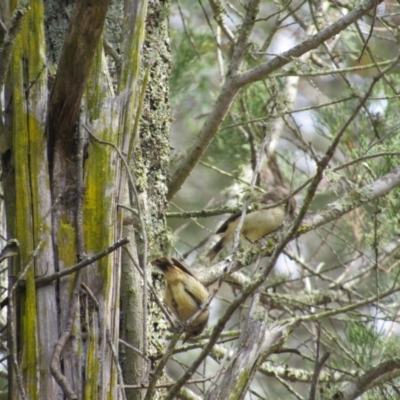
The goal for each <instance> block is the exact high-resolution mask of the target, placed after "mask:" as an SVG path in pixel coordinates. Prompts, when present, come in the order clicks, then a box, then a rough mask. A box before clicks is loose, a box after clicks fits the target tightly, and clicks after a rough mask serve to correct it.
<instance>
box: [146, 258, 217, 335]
mask: <svg viewBox="0 0 400 400" xmlns="http://www.w3.org/2000/svg"><path fill="white" fill-rule="evenodd" d="M151 263H152V264H153V265H154V266H155V267H157V268H159V269H160V270H161V271H162V273H163V274H164V276H165V279H166V281H167V285H166V288H165V303H166V304H167V306H168V308H169V309H170V310H171V311H172V313H173V314H174V315H175V317H176V318H178V319H179V321H181V322H186V321H188V320H189V319H190V318H191V317H193V315H194V314H196V312H197V311H198V310H200V309H202V310H203V311H202V312H201V313H200V315H199V316H198V317H197V318H196V319H195V320H194V321H193V322H192V323H191V324H190V326H188V327H187V328H188V330H187V333H186V335H185V338H184V339H183V342H185V341H186V340H188V339H189V338H190V337H192V336H197V335H200V333H201V332H203V330H204V328H205V327H206V326H207V322H208V317H209V314H210V312H209V309H208V306H207V307H204V304H205V302H206V300H207V298H208V291H207V289H206V288H205V287H204V286H203V285H202V284H201V283H200V282H199V280H198V279H197V277H196V275H195V274H194V273H193V272H192V271H191V270H190V268H189V267H188V266H187V265H185V264H184V263H182V262H180V261H178V260H177V259H175V258H171V260H169V259H168V258H165V257H159V258H156V259H154V260H153V261H151Z"/></svg>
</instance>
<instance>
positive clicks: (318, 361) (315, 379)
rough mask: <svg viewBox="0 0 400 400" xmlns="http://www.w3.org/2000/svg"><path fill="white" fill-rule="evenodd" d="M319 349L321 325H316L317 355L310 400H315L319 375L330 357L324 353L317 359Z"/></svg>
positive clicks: (327, 353)
mask: <svg viewBox="0 0 400 400" xmlns="http://www.w3.org/2000/svg"><path fill="white" fill-rule="evenodd" d="M320 349H321V324H320V323H319V322H318V323H317V355H316V360H315V369H314V374H313V378H312V382H311V389H310V400H315V395H316V394H317V386H318V378H319V375H320V373H321V370H322V367H323V366H324V364H325V363H326V361H327V360H328V358H329V357H330V355H331V354H330V353H329V352H326V353H325V354H324V355H323V356H322V358H321V359H320V358H319V354H320Z"/></svg>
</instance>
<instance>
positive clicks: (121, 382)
mask: <svg viewBox="0 0 400 400" xmlns="http://www.w3.org/2000/svg"><path fill="white" fill-rule="evenodd" d="M106 336H107V342H108V344H109V346H110V348H111V352H112V355H113V358H114V363H115V365H116V366H117V373H118V387H119V389H120V391H121V395H122V398H123V400H127V397H126V392H125V385H124V375H123V373H122V369H121V365H120V363H119V360H118V353H117V350H116V349H115V347H114V344H113V342H112V340H111V335H110V331H109V330H108V329H107V331H106Z"/></svg>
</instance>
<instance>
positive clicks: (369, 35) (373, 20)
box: [357, 2, 378, 63]
mask: <svg viewBox="0 0 400 400" xmlns="http://www.w3.org/2000/svg"><path fill="white" fill-rule="evenodd" d="M373 7H374V15H373V16H372V22H371V28H370V30H369V32H368V37H367V40H366V41H365V42H364V46H363V48H362V50H361V54H360V57H358V59H357V62H358V63H360V62H361V58H362V56H363V55H364V52H365V49H366V48H367V46H368V43H369V41H370V39H371V37H372V32H373V31H374V26H375V20H376V10H377V8H378V3H377V2H375V4H374V6H373Z"/></svg>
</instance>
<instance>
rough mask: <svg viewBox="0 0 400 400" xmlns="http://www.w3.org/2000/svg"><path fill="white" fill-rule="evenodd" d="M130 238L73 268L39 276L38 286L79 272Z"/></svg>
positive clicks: (127, 241)
mask: <svg viewBox="0 0 400 400" xmlns="http://www.w3.org/2000/svg"><path fill="white" fill-rule="evenodd" d="M129 240H130V239H129V238H127V237H125V238H122V239H119V240H117V241H116V242H115V243H113V244H112V245H111V246H110V247H107V248H106V249H105V250H103V251H101V252H100V253H97V254H95V255H94V256H91V257H88V258H86V259H84V260H82V261H81V262H79V263H78V264H75V265H74V266H72V267H71V268H67V269H66V270H64V271H61V272H56V273H55V274H52V275H48V276H43V277H41V278H37V279H36V280H35V282H36V284H37V285H38V286H44V285H47V284H49V283H51V282H53V281H54V280H56V279H60V278H62V277H64V276H67V275H71V274H73V273H74V272H77V271H79V270H81V269H82V268H84V267H87V266H88V265H90V264H93V263H94V262H95V261H97V260H100V259H101V258H103V257H105V256H107V255H109V254H110V253H112V252H113V251H115V250H117V249H118V248H120V247H121V246H123V245H124V244H127V243H129ZM19 286H25V285H22V283H20V285H19Z"/></svg>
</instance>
